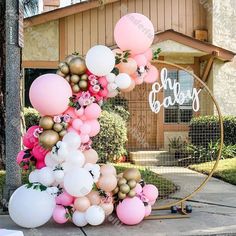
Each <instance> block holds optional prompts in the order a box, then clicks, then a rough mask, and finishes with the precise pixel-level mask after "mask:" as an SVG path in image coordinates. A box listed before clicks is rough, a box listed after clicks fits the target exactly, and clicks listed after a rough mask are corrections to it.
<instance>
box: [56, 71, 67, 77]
mask: <svg viewBox="0 0 236 236" xmlns="http://www.w3.org/2000/svg"><path fill="white" fill-rule="evenodd" d="M56 74H57V75H60V76H61V77H63V78H65V77H66V75H65V74H63V73H62V71H61V70H57V73H56Z"/></svg>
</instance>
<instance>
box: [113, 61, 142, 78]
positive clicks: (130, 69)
mask: <svg viewBox="0 0 236 236" xmlns="http://www.w3.org/2000/svg"><path fill="white" fill-rule="evenodd" d="M117 67H118V69H119V71H120V73H126V74H129V75H132V74H134V73H135V72H136V70H137V68H138V65H137V62H136V61H135V60H134V59H133V58H131V57H130V58H128V59H127V62H121V63H120V64H119V65H117Z"/></svg>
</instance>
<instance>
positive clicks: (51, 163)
mask: <svg viewBox="0 0 236 236" xmlns="http://www.w3.org/2000/svg"><path fill="white" fill-rule="evenodd" d="M44 161H45V164H46V166H47V167H51V168H54V167H55V166H56V165H57V164H58V163H57V162H56V161H55V159H54V158H53V155H52V154H51V152H48V153H47V155H46V156H45V159H44Z"/></svg>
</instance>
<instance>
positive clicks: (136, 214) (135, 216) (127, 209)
mask: <svg viewBox="0 0 236 236" xmlns="http://www.w3.org/2000/svg"><path fill="white" fill-rule="evenodd" d="M116 214H117V217H118V218H119V219H120V221H121V222H122V223H124V224H126V225H136V224H139V223H140V222H141V221H142V220H143V218H144V216H145V207H144V204H143V202H142V201H141V200H140V199H139V198H138V197H133V198H125V199H124V200H123V201H122V202H120V203H119V205H118V206H117V208H116Z"/></svg>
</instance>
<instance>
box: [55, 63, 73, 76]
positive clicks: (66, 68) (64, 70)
mask: <svg viewBox="0 0 236 236" xmlns="http://www.w3.org/2000/svg"><path fill="white" fill-rule="evenodd" d="M58 67H59V69H60V71H61V72H62V73H63V74H65V75H67V74H69V73H70V69H69V66H68V65H67V64H66V63H65V62H61V63H60V64H59V66H58Z"/></svg>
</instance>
